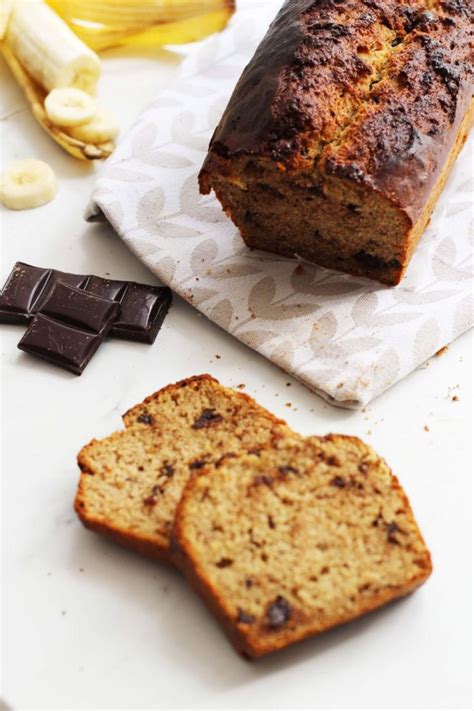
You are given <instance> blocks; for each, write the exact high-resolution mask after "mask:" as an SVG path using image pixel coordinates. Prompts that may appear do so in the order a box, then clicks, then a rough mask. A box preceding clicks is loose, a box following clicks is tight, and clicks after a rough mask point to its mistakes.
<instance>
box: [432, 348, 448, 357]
mask: <svg viewBox="0 0 474 711" xmlns="http://www.w3.org/2000/svg"><path fill="white" fill-rule="evenodd" d="M448 349H449V346H443V347H442V348H440V349H439V351H436V353H435V355H437V356H438V357H439V356H442V355H444V354H445V353H446V351H447V350H448Z"/></svg>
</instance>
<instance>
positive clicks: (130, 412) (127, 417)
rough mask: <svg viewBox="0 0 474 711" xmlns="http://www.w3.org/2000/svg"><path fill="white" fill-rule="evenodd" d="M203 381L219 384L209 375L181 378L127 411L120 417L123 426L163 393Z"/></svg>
mask: <svg viewBox="0 0 474 711" xmlns="http://www.w3.org/2000/svg"><path fill="white" fill-rule="evenodd" d="M203 381H207V382H209V383H216V384H219V381H218V380H216V378H214V377H213V376H212V375H209V373H202V374H201V375H191V376H190V377H189V378H183V379H182V380H178V381H177V382H176V383H170V384H169V385H165V386H164V387H162V388H160V389H159V390H156V392H154V393H152V394H151V395H148V397H146V398H145V399H144V400H143V402H139V403H138V404H137V405H134V406H133V407H131V408H130V409H129V410H127V412H125V413H124V414H123V415H122V419H123V421H124V422H125V424H127V422H130V423H131V424H132V420H134V419H135V418H136V416H137V415H139V414H140V412H141V411H142V410H143V408H144V407H146V405H148V404H149V403H150V402H153V401H154V400H156V399H157V398H159V397H160V396H161V395H163V393H166V392H170V391H172V390H179V389H180V388H185V387H187V386H188V385H191V384H192V383H200V382H203ZM127 426H129V425H127Z"/></svg>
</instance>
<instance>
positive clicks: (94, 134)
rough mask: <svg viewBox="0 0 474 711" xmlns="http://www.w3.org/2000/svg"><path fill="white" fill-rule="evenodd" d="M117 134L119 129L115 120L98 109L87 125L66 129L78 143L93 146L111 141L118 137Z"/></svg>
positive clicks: (106, 112)
mask: <svg viewBox="0 0 474 711" xmlns="http://www.w3.org/2000/svg"><path fill="white" fill-rule="evenodd" d="M118 132H119V127H118V124H117V122H116V120H115V118H114V117H113V116H112V114H110V113H109V112H108V111H106V110H105V109H98V111H97V113H96V115H95V116H94V118H93V119H92V121H89V123H85V124H82V125H81V126H74V128H70V129H68V133H69V135H70V136H72V137H73V138H76V139H77V140H78V141H84V143H95V144H100V143H106V142H107V141H111V140H112V139H114V138H115V137H116V136H117V135H118Z"/></svg>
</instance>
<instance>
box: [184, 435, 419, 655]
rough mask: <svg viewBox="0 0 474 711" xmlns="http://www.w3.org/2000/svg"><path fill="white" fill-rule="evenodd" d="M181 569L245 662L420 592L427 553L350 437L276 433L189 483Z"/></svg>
mask: <svg viewBox="0 0 474 711" xmlns="http://www.w3.org/2000/svg"><path fill="white" fill-rule="evenodd" d="M174 535H175V539H176V543H177V545H178V547H179V549H180V550H181V551H182V559H181V567H182V569H183V571H184V572H185V573H186V574H187V576H188V578H189V579H190V581H191V583H192V584H193V585H194V586H195V587H196V588H197V590H198V591H199V592H200V593H201V594H202V595H203V597H204V599H205V601H206V602H207V603H208V605H209V606H210V608H211V609H212V610H213V611H214V612H215V613H216V614H217V616H218V617H219V619H220V620H221V622H222V623H223V624H224V627H225V628H226V630H227V632H228V634H229V636H230V637H231V640H232V641H233V642H234V644H235V646H236V647H237V649H238V650H239V651H241V652H243V653H244V654H245V655H248V656H252V657H254V656H257V657H258V656H261V655H263V654H266V653H267V652H272V651H276V650H278V649H282V648H283V647H286V646H288V645H289V644H292V643H293V642H296V641H298V640H300V639H303V638H304V637H307V636H309V635H312V634H317V633H319V632H322V631H324V630H326V629H328V628H330V627H333V626H335V625H339V624H341V623H343V622H347V621H349V620H352V619H354V618H355V617H359V616H360V615H363V614H365V613H366V612H370V611H371V610H374V609H375V608H377V607H380V606H382V605H384V604H386V603H387V602H389V601H391V600H394V599H395V598H398V597H401V596H402V595H406V594H407V593H409V592H411V591H412V590H414V589H415V588H417V587H418V586H419V585H421V583H423V582H424V580H426V578H427V577H428V576H429V574H430V572H431V559H430V554H429V552H428V550H427V548H426V546H425V543H424V541H423V538H422V537H421V534H420V531H419V530H418V526H417V524H416V522H415V519H414V517H413V513H412V511H411V509H410V505H409V503H408V500H407V498H406V496H405V494H404V492H403V490H402V489H401V487H400V485H399V483H398V481H397V479H396V478H395V477H394V476H393V475H392V473H391V472H390V470H389V468H388V467H387V465H386V464H385V462H384V461H383V460H382V459H380V458H379V457H378V456H377V455H376V454H375V453H374V452H373V451H372V450H371V449H370V448H369V447H368V446H367V445H365V444H364V443H363V442H361V441H360V440H358V439H356V438H354V437H344V436H341V435H329V436H328V437H323V438H318V437H312V438H308V439H306V440H304V439H302V438H297V437H293V436H292V435H290V436H288V435H286V436H283V437H278V438H277V439H275V441H274V442H273V443H272V445H270V446H268V447H266V448H265V449H264V450H263V451H261V452H260V453H257V454H247V455H245V454H242V455H240V456H238V457H233V458H232V457H225V458H224V459H223V461H221V462H220V463H217V464H216V465H210V466H208V467H206V468H205V469H202V470H201V471H200V472H198V473H197V474H196V476H195V477H192V478H191V479H189V480H188V484H187V485H186V488H185V490H184V494H183V497H182V499H181V502H180V504H179V506H178V510H177V514H176V522H175V534H174Z"/></svg>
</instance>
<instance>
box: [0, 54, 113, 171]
mask: <svg viewBox="0 0 474 711" xmlns="http://www.w3.org/2000/svg"><path fill="white" fill-rule="evenodd" d="M0 49H1V52H2V54H3V57H4V59H5V61H6V63H7V65H8V67H9V68H10V71H11V73H12V74H13V76H14V77H15V79H16V81H17V83H18V85H19V86H20V87H21V89H22V90H23V93H24V94H25V96H26V99H27V101H28V103H29V104H30V107H31V111H32V113H33V116H34V117H35V119H36V120H37V121H38V123H39V124H40V125H41V126H42V127H43V128H44V130H45V131H46V132H47V133H49V135H50V136H51V138H52V139H53V140H54V141H56V143H57V144H58V145H60V146H61V148H63V149H64V150H65V151H66V152H67V153H69V154H70V155H72V156H74V158H78V159H79V160H104V159H105V158H108V157H109V156H110V155H111V153H112V152H113V150H114V148H115V144H114V143H113V141H108V142H107V143H101V144H97V145H96V144H92V143H84V142H83V141H78V140H77V139H76V138H73V137H72V136H69V135H68V134H67V133H65V132H64V131H62V130H61V128H59V127H58V126H55V125H54V124H52V123H51V121H50V120H49V119H48V116H47V114H46V111H45V109H44V100H45V98H46V92H45V91H44V89H43V88H42V87H41V86H39V84H37V83H36V82H35V81H34V80H33V79H32V78H31V77H30V76H29V74H28V73H27V72H26V71H25V69H24V68H23V66H22V65H21V64H20V62H19V61H18V60H17V58H16V57H15V55H14V54H13V52H12V51H11V50H10V49H9V47H8V46H7V45H6V44H5V42H2V43H0Z"/></svg>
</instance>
